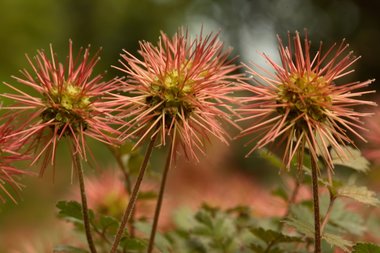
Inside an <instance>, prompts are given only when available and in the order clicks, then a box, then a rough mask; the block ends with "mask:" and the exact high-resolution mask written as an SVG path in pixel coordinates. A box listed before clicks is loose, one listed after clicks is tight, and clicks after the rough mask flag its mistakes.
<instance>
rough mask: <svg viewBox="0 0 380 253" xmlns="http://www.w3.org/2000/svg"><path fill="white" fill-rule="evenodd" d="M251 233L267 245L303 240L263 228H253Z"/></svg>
mask: <svg viewBox="0 0 380 253" xmlns="http://www.w3.org/2000/svg"><path fill="white" fill-rule="evenodd" d="M250 231H251V232H252V233H253V234H254V235H255V236H256V237H258V238H260V239H261V240H262V241H264V242H266V243H267V244H269V243H271V244H273V243H274V242H275V243H283V242H299V241H301V238H299V237H295V236H288V235H284V234H282V233H280V232H277V231H274V230H270V229H268V230H265V229H263V228H251V229H250Z"/></svg>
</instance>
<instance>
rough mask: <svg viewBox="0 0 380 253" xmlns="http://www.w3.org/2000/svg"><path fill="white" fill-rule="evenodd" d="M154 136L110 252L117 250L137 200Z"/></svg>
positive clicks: (113, 252)
mask: <svg viewBox="0 0 380 253" xmlns="http://www.w3.org/2000/svg"><path fill="white" fill-rule="evenodd" d="M156 137H157V135H154V136H153V137H152V139H151V140H150V143H149V146H148V148H147V150H146V152H145V157H144V160H143V162H142V164H141V167H140V171H139V175H138V176H137V180H136V183H135V185H134V187H133V190H132V193H131V196H130V200H129V202H128V205H127V208H126V209H125V212H124V215H123V218H122V220H121V223H120V226H119V228H118V230H117V233H116V236H115V240H114V242H113V244H112V248H111V251H110V252H111V253H115V252H116V251H117V247H118V246H119V243H120V240H121V237H122V236H123V233H124V229H125V227H126V225H127V223H128V221H129V219H130V217H131V215H132V213H133V209H134V206H135V203H136V200H137V196H138V194H139V191H140V186H141V182H142V180H143V178H144V175H145V171H146V167H147V166H148V161H149V158H150V155H151V154H152V150H153V146H154V143H155V141H156Z"/></svg>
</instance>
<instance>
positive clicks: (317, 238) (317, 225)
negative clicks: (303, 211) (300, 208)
mask: <svg viewBox="0 0 380 253" xmlns="http://www.w3.org/2000/svg"><path fill="white" fill-rule="evenodd" d="M311 173H312V187H313V206H314V245H315V246H314V252H315V253H321V221H320V213H319V193H318V164H317V161H316V160H315V158H314V157H313V156H311Z"/></svg>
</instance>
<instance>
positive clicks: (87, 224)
mask: <svg viewBox="0 0 380 253" xmlns="http://www.w3.org/2000/svg"><path fill="white" fill-rule="evenodd" d="M73 164H74V167H75V169H76V171H77V174H78V181H79V188H80V196H81V201H82V215H83V223H84V230H85V233H86V238H87V243H88V246H89V248H90V252H91V253H96V248H95V244H94V240H93V239H92V235H91V225H90V219H89V216H88V206H87V197H86V188H85V185H84V177H83V168H82V164H81V161H80V157H79V153H78V152H74V151H73Z"/></svg>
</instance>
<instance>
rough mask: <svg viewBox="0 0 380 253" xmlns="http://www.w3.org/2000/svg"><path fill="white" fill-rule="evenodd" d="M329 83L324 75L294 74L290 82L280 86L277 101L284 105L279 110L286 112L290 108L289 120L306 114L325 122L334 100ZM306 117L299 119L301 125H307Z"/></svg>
mask: <svg viewBox="0 0 380 253" xmlns="http://www.w3.org/2000/svg"><path fill="white" fill-rule="evenodd" d="M328 85H329V84H328V83H327V82H326V80H325V79H324V77H322V76H317V75H316V74H314V73H306V74H304V75H302V76H301V75H298V74H294V75H292V76H291V77H290V78H289V81H288V83H284V84H281V85H280V86H279V87H280V89H279V91H278V98H277V103H278V104H284V106H283V107H278V109H277V111H278V112H279V113H284V112H285V111H286V110H289V116H288V119H289V121H291V120H293V119H295V118H297V117H298V116H299V115H301V114H306V115H307V116H308V117H309V118H312V119H313V120H315V121H319V122H324V121H325V119H326V110H327V109H326V108H328V107H329V105H331V100H332V99H331V97H330V96H329V94H328ZM304 118H305V117H301V118H300V119H299V120H298V121H297V124H298V126H299V127H302V128H303V127H305V126H306V123H305V122H304Z"/></svg>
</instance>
